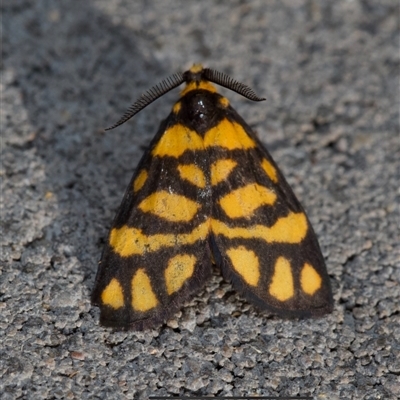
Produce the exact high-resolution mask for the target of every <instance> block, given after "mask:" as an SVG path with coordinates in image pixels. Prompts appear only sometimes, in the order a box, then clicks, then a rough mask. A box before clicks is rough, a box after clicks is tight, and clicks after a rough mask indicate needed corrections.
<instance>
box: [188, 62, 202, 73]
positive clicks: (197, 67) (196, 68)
mask: <svg viewBox="0 0 400 400" xmlns="http://www.w3.org/2000/svg"><path fill="white" fill-rule="evenodd" d="M202 70H203V65H201V64H193V66H192V68H190V72H191V73H193V74H197V73H199V72H201V71H202Z"/></svg>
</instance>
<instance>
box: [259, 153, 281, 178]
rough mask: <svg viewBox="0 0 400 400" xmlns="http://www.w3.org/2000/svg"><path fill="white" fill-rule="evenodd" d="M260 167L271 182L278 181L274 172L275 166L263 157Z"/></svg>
mask: <svg viewBox="0 0 400 400" xmlns="http://www.w3.org/2000/svg"><path fill="white" fill-rule="evenodd" d="M261 168H262V169H263V170H264V171H265V173H266V174H267V175H268V176H269V179H271V181H272V182H274V183H278V174H277V172H276V169H275V167H274V166H273V165H272V164H271V163H270V162H269V161H267V160H266V159H265V158H264V160H263V161H262V163H261Z"/></svg>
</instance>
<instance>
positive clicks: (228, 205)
mask: <svg viewBox="0 0 400 400" xmlns="http://www.w3.org/2000/svg"><path fill="white" fill-rule="evenodd" d="M276 198H277V196H276V194H275V193H274V192H273V191H272V190H270V189H268V188H266V187H264V186H261V185H258V184H257V183H250V184H249V185H246V186H244V187H241V188H239V189H235V190H232V191H231V192H230V193H228V194H226V195H225V196H224V197H222V198H221V199H220V200H219V204H220V205H221V207H222V209H223V210H224V211H225V214H226V215H227V216H228V217H229V218H241V217H245V218H246V217H250V216H252V215H253V213H254V211H255V210H256V209H257V208H259V207H261V206H263V205H269V206H272V205H273V204H274V203H275V201H276Z"/></svg>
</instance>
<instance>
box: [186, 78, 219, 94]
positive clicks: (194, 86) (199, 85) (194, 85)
mask: <svg viewBox="0 0 400 400" xmlns="http://www.w3.org/2000/svg"><path fill="white" fill-rule="evenodd" d="M199 89H203V90H207V91H208V92H211V93H216V92H217V89H215V86H214V85H212V84H211V83H210V82H208V81H200V82H198V81H194V82H189V83H188V84H187V85H186V86H185V88H184V89H183V90H182V91H181V97H183V96H184V95H185V94H188V93H189V92H191V91H192V90H199Z"/></svg>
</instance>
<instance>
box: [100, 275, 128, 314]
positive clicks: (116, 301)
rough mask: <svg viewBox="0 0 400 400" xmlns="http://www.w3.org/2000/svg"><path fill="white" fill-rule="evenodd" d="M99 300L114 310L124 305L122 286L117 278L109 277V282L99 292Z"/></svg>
mask: <svg viewBox="0 0 400 400" xmlns="http://www.w3.org/2000/svg"><path fill="white" fill-rule="evenodd" d="M101 301H102V302H103V304H105V305H107V306H110V307H112V308H113V309H114V310H118V308H121V307H123V306H124V294H123V291H122V286H121V284H120V283H119V282H118V280H117V279H115V278H113V279H111V281H110V283H109V284H108V285H107V286H106V287H105V289H104V290H103V292H102V293H101Z"/></svg>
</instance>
